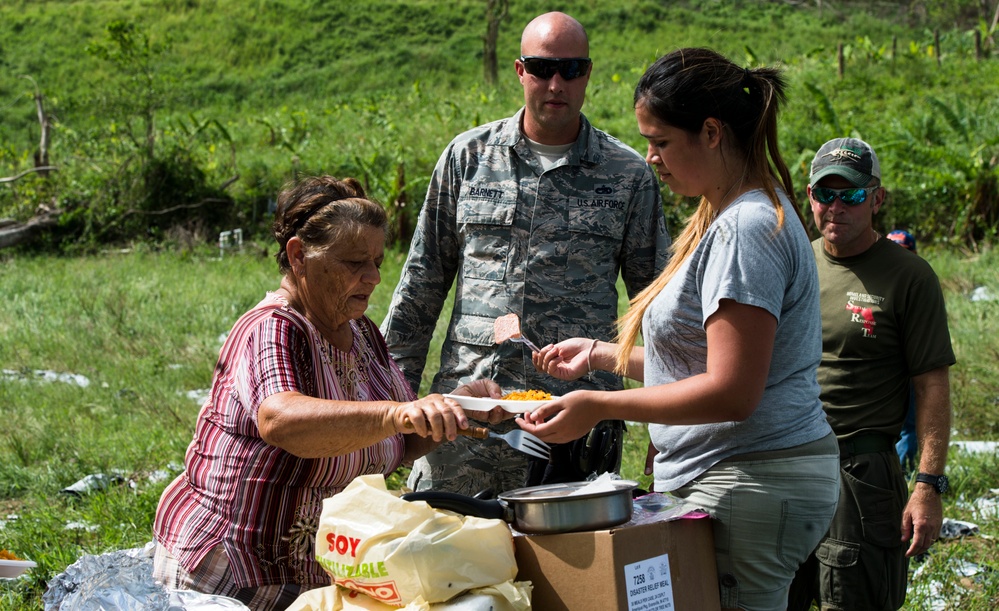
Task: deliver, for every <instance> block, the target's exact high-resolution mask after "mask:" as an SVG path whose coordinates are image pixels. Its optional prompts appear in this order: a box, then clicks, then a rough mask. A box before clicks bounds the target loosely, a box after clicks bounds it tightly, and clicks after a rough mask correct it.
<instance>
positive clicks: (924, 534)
mask: <svg viewBox="0 0 999 611" xmlns="http://www.w3.org/2000/svg"><path fill="white" fill-rule="evenodd" d="M942 525H943V501H942V500H941V499H940V495H939V494H938V493H937V491H936V490H934V489H933V487H932V486H930V485H929V484H922V483H917V484H916V488H915V490H913V491H912V494H911V495H910V496H909V502H908V503H907V504H906V505H905V511H904V512H902V541H903V542H904V541H909V540H910V539H911V543H910V544H909V549H908V550H906V552H905V555H906V556H907V557H909V558H911V557H913V556H916V555H919V554H922V553H923V552H925V551H926V550H928V549H930V546H931V545H933V543H935V542H936V540H937V538H938V537H939V536H940V527H941V526H942Z"/></svg>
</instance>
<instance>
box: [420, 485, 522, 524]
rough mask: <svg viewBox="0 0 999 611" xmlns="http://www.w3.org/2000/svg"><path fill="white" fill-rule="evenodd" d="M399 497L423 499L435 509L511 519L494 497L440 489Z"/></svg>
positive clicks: (497, 518) (504, 506)
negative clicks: (466, 494)
mask: <svg viewBox="0 0 999 611" xmlns="http://www.w3.org/2000/svg"><path fill="white" fill-rule="evenodd" d="M401 498H402V500H404V501H425V502H426V503H427V505H430V506H431V507H433V508H435V509H446V510H448V511H453V512H455V513H460V514H462V515H467V516H475V517H477V518H487V519H493V520H503V521H505V522H512V521H513V516H512V513H510V512H508V511H507V509H508V508H507V505H506V503H502V502H501V501H497V500H494V499H491V500H483V499H475V498H472V497H470V496H465V495H464V494H457V493H454V492H444V491H441V490H421V491H419V492H407V493H406V494H404V495H402V497H401Z"/></svg>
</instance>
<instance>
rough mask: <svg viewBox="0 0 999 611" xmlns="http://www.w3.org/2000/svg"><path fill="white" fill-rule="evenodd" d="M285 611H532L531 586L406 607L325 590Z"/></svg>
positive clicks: (511, 585) (505, 586) (512, 584)
mask: <svg viewBox="0 0 999 611" xmlns="http://www.w3.org/2000/svg"><path fill="white" fill-rule="evenodd" d="M286 611H531V582H529V581H508V582H506V583H501V584H497V585H494V586H487V587H485V588H475V589H473V590H469V591H468V592H465V593H464V594H460V595H458V596H456V597H454V598H453V599H451V600H449V601H448V602H445V603H433V604H430V603H428V602H426V601H425V600H423V599H422V598H420V599H418V600H415V601H413V602H411V603H409V604H408V605H406V606H405V607H393V606H392V605H386V604H385V603H381V602H378V601H377V600H374V599H372V598H370V597H368V596H365V595H364V594H360V593H358V592H354V591H353V590H345V589H343V588H340V587H338V586H328V587H325V588H317V589H315V590H309V591H308V592H306V593H304V594H302V595H301V596H299V597H298V598H297V599H296V600H295V602H294V603H292V604H291V606H290V607H288V609H287V610H286Z"/></svg>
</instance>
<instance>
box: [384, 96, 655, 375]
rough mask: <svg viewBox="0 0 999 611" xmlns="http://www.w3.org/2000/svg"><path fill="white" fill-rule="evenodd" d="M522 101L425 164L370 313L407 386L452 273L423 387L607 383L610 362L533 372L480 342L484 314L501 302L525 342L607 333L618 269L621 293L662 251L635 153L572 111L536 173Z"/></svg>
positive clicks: (487, 318)
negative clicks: (420, 197)
mask: <svg viewBox="0 0 999 611" xmlns="http://www.w3.org/2000/svg"><path fill="white" fill-rule="evenodd" d="M523 112H524V110H523V109H521V110H520V112H518V113H517V114H516V115H514V116H513V117H510V118H508V119H503V120H500V121H495V122H493V123H489V124H487V125H483V126H481V127H478V128H475V129H472V130H470V131H467V132H465V133H463V134H461V135H459V136H458V137H457V138H455V139H454V140H453V141H452V142H451V143H450V144H449V145H448V147H447V149H446V150H445V151H444V153H443V154H442V155H441V157H440V159H439V160H438V162H437V166H436V168H435V169H434V174H433V176H432V178H431V182H430V186H429V188H428V190H427V197H426V200H425V202H424V204H423V208H422V210H421V212H420V216H419V221H418V224H417V228H416V233H415V235H414V237H413V241H412V244H411V246H410V251H409V255H408V258H407V260H406V264H405V267H404V269H403V272H402V276H401V278H400V281H399V284H398V286H397V287H396V289H395V293H394V295H393V297H392V303H391V305H390V308H389V312H388V314H387V316H386V318H385V320H384V322H383V323H382V332H383V333H384V335H385V340H386V342H387V343H388V346H389V350H390V352H391V353H392V356H393V357H394V358H395V359H396V361H397V362H398V363H399V365H400V367H402V370H403V371H404V372H405V374H406V377H407V379H408V380H409V382H410V383H411V384H412V385H413V388H414V389H418V388H419V384H420V379H421V376H422V373H423V369H424V367H425V362H426V355H427V349H428V346H429V343H430V340H431V336H432V335H433V332H434V327H435V325H436V322H437V319H438V317H439V316H440V314H441V310H442V308H443V306H444V303H445V300H446V298H447V295H448V292H449V290H450V289H451V287H452V285H453V284H454V283H455V281H456V282H457V284H456V285H455V299H454V308H453V310H452V312H451V317H450V323H449V325H448V329H447V337H446V339H445V341H444V344H443V346H442V348H441V363H440V369H439V371H438V372H437V375H436V376H435V378H434V381H433V385H432V391H433V392H450V391H451V390H453V389H454V388H455V387H457V386H458V385H460V384H462V383H465V382H468V381H470V380H474V379H478V378H491V379H493V380H495V381H496V382H498V383H499V384H500V386H502V387H503V389H504V390H506V391H509V390H516V389H524V388H539V389H544V390H548V391H550V392H552V393H553V394H563V393H565V392H568V391H569V390H572V389H575V388H602V389H612V388H619V387H620V380H619V379H617V378H616V376H613V375H611V374H599V375H598V374H593V375H591V376H587V377H586V378H583V379H581V380H578V381H576V382H562V381H560V380H556V379H554V378H551V377H549V376H547V375H546V374H541V373H538V372H536V371H535V369H534V366H533V365H532V364H531V358H530V351H529V350H528V349H526V348H525V347H524V346H523V345H522V344H517V343H512V342H507V343H505V344H502V345H496V344H494V343H493V321H494V320H495V319H496V317H497V316H501V315H503V314H507V313H509V312H514V313H516V314H518V315H519V316H520V319H521V326H522V330H523V333H524V335H525V336H527V337H528V338H529V339H531V340H532V341H533V342H534V343H535V344H537V345H538V346H544V345H546V344H548V343H554V342H558V341H561V340H564V339H567V338H570V337H593V338H600V339H605V340H607V339H611V338H612V337H613V335H614V333H615V327H614V322H615V320H616V318H617V316H618V310H617V306H618V293H617V288H616V282H617V279H618V275H619V273H620V274H621V275H622V277H623V279H624V282H625V285H626V287H627V290H628V293H629V296H634V295H635V294H636V293H637V292H638V291H640V290H641V289H642V288H644V287H645V286H646V285H647V284H648V283H649V282H650V281H651V280H652V279H653V278H655V277H656V276H657V275H658V274H659V272H660V271H661V270H662V269H663V268H664V267H665V265H666V262H667V260H668V252H667V249H668V246H669V244H670V237H669V234H668V232H667V230H666V222H665V219H664V217H663V211H662V202H661V198H660V195H659V188H658V184H657V182H656V178H655V176H654V175H653V173H652V171H651V170H650V168H649V167H648V165H647V164H646V163H645V160H644V159H643V158H642V157H641V156H640V155H639V154H638V153H637V152H636V151H635V150H634V149H632V148H630V147H628V146H627V145H625V144H624V143H622V142H621V141H619V140H617V139H616V138H613V137H612V136H609V135H608V134H606V133H604V132H602V131H600V130H598V129H596V128H594V127H592V126H591V125H590V123H589V122H588V121H587V120H586V118H585V117H583V118H582V126H581V129H580V133H579V137H578V139H577V140H576V143H575V145H573V147H572V148H571V149H570V150H569V152H568V153H567V154H566V156H565V157H564V158H563V159H562V160H561V161H559V162H558V163H557V164H556V165H555V167H552V168H551V169H549V170H548V171H543V170H542V167H541V164H540V162H539V161H538V160H537V158H536V157H535V156H534V154H533V153H532V152H531V151H530V149H529V148H528V145H527V142H526V141H525V139H524V137H523V136H522V134H521V131H520V121H521V116H522V114H523Z"/></svg>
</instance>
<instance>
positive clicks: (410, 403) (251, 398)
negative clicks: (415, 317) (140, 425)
mask: <svg viewBox="0 0 999 611" xmlns="http://www.w3.org/2000/svg"><path fill="white" fill-rule="evenodd" d="M386 227H387V220H386V215H385V211H384V210H383V208H382V207H381V206H380V205H378V204H376V203H373V202H371V201H370V200H368V199H366V197H365V194H364V190H363V189H362V187H361V185H360V184H359V183H358V182H357V181H356V180H354V179H350V178H348V179H345V180H337V179H335V178H332V177H329V176H324V177H313V178H308V179H305V180H303V181H301V182H300V183H298V184H296V185H293V186H291V187H290V188H288V189H287V190H285V191H284V192H283V193H282V194H281V197H280V199H279V206H278V213H277V216H276V219H275V222H274V236H275V237H276V238H277V241H278V244H279V246H280V250H279V252H278V254H277V261H278V265H279V267H280V271H281V272H282V274H283V278H282V280H281V284H280V287H279V288H278V289H277V290H276V291H274V292H271V293H268V294H267V295H266V297H265V298H264V299H263V301H261V302H260V303H259V304H257V305H256V306H255V307H254V308H253V309H252V310H250V311H249V312H247V313H246V314H244V315H243V316H242V317H241V318H240V319H239V320H238V321H237V322H236V324H235V325H234V326H233V328H232V331H231V332H230V334H229V336H228V337H227V339H226V341H225V344H224V345H223V346H222V350H221V353H220V355H219V360H218V364H217V365H216V367H215V374H214V378H213V381H212V389H211V395H210V397H209V399H208V400H207V401H206V403H205V404H204V406H203V407H202V408H201V412H200V414H199V415H198V422H197V428H196V430H195V434H194V439H193V441H192V442H191V445H190V446H189V447H188V450H187V455H186V457H185V461H184V462H185V468H184V472H183V473H182V474H181V475H180V476H178V477H177V479H176V480H174V481H173V482H172V483H171V484H170V485H169V486H168V487H167V488H166V490H165V491H164V492H163V496H162V498H161V499H160V503H159V507H158V509H157V512H156V520H155V524H154V532H155V535H156V541H157V549H156V555H155V560H154V574H155V577H156V578H157V580H158V581H161V582H162V583H164V585H166V586H167V587H170V588H180V589H192V590H198V591H201V592H206V593H212V594H218V595H223V596H228V597H231V598H235V599H238V600H240V601H242V602H243V603H245V604H247V605H248V606H249V607H250V608H252V609H283V608H285V607H286V606H288V605H289V604H291V603H292V602H294V600H295V599H296V598H297V597H298V595H299V594H300V593H301V592H303V591H305V590H308V589H310V588H312V587H318V586H324V585H329V578H328V576H327V575H326V573H325V572H323V570H322V568H321V567H320V566H319V564H318V563H317V562H316V559H315V553H314V548H313V545H314V538H315V531H316V527H317V524H318V521H319V515H320V512H321V510H322V501H323V499H324V498H327V497H329V496H331V495H334V494H336V493H338V492H340V491H341V490H342V489H343V488H344V487H345V486H346V485H347V484H348V483H349V482H350V481H351V480H352V479H354V478H355V477H357V476H358V475H362V474H368V473H383V474H389V473H392V472H393V471H394V470H395V469H396V468H398V467H399V466H400V465H401V464H403V463H404V462H406V461H412V460H414V459H416V458H417V457H419V456H422V455H423V454H425V453H427V452H428V451H430V450H431V449H432V448H433V447H435V445H436V444H437V443H439V442H441V441H443V440H444V439H448V440H454V438H455V436H456V435H457V431H458V429H459V428H462V429H463V428H466V427H467V426H468V420H467V417H466V415H465V413H464V412H463V411H462V409H461V408H460V407H459V406H458V405H457V404H456V403H455V402H454V401H452V400H450V399H445V398H444V397H442V396H441V395H429V396H427V397H424V398H422V399H417V398H416V396H414V394H413V392H412V390H411V388H410V387H409V385H408V384H407V383H406V380H405V378H404V377H403V375H402V373H401V371H400V370H399V368H398V367H397V366H396V364H395V363H394V362H393V361H392V359H391V357H389V355H388V352H387V350H386V348H385V342H384V340H383V339H382V336H381V334H380V333H379V331H378V328H377V326H376V325H375V323H373V322H372V321H371V320H370V319H369V318H367V317H366V316H365V315H364V312H365V310H366V309H367V307H368V300H369V298H370V296H371V293H372V292H373V291H374V289H375V286H376V285H377V284H378V283H379V281H380V280H381V276H380V273H379V267H380V266H381V263H382V260H383V258H384V247H385V231H386ZM456 392H458V393H463V394H476V395H479V396H492V397H498V396H500V389H499V387H498V386H497V385H496V384H495V383H493V382H491V381H486V380H481V381H477V382H475V383H473V384H472V385H469V386H465V387H462V388H459V389H457V390H456ZM479 416H480V417H481V414H479Z"/></svg>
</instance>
